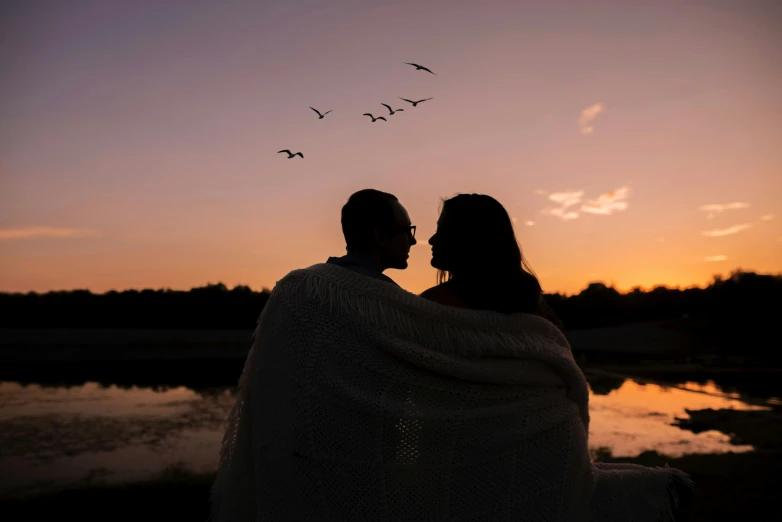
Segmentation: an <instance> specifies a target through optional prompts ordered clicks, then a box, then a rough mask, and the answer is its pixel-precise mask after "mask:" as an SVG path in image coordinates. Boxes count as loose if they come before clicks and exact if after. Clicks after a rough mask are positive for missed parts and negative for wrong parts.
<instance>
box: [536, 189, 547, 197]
mask: <svg viewBox="0 0 782 522" xmlns="http://www.w3.org/2000/svg"><path fill="white" fill-rule="evenodd" d="M535 194H538V195H540V196H545V195H546V194H548V192H546V191H545V190H543V189H537V190H536V191H535Z"/></svg>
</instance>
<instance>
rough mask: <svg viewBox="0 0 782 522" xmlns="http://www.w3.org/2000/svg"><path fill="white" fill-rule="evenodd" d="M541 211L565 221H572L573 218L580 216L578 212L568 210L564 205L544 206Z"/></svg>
mask: <svg viewBox="0 0 782 522" xmlns="http://www.w3.org/2000/svg"><path fill="white" fill-rule="evenodd" d="M541 212H542V213H543V214H547V215H549V216H555V217H558V218H561V219H562V220H563V221H570V220H571V219H576V218H578V212H572V211H567V210H566V209H565V208H564V207H557V208H544V209H543V210H541Z"/></svg>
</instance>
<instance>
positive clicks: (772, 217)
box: [760, 214, 774, 221]
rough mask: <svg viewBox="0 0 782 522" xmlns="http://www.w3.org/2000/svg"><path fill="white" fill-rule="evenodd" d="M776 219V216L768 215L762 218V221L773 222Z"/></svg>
mask: <svg viewBox="0 0 782 522" xmlns="http://www.w3.org/2000/svg"><path fill="white" fill-rule="evenodd" d="M772 219H774V214H766V215H765V216H760V220H761V221H771V220H772Z"/></svg>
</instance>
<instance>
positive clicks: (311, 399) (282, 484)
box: [211, 264, 692, 522]
mask: <svg viewBox="0 0 782 522" xmlns="http://www.w3.org/2000/svg"><path fill="white" fill-rule="evenodd" d="M237 393H238V395H237V400H236V404H235V406H234V407H233V410H232V412H231V414H230V419H229V426H228V429H227V431H226V433H225V437H224V440H223V445H222V448H221V453H220V464H219V470H218V474H217V478H216V480H215V482H214V485H213V487H212V497H211V503H212V520H214V521H215V522H229V521H230V522H234V521H236V522H239V521H241V522H249V521H261V520H263V521H266V520H301V521H321V520H324V521H325V520H329V521H331V520H333V521H352V520H355V521H361V522H367V521H387V522H397V521H419V520H428V521H440V520H442V521H445V520H460V521H489V520H492V521H494V520H503V521H516V520H518V521H538V520H539V521H560V520H561V521H595V522H597V521H609V520H610V521H636V522H644V521H661V520H671V519H672V513H673V510H674V509H675V506H676V503H677V495H676V491H677V490H678V489H679V488H681V487H682V485H684V488H685V489H686V488H687V487H691V486H692V482H691V481H690V479H689V477H688V476H687V475H686V474H684V473H683V472H681V471H679V470H676V469H672V468H647V467H642V466H636V465H631V464H624V465H622V464H614V465H611V464H594V463H592V462H591V461H590V456H589V451H588V445H587V442H588V441H587V438H588V433H589V404H588V398H589V395H588V388H587V383H586V380H585V378H584V375H583V373H582V372H581V370H580V369H579V367H578V366H577V365H576V363H575V361H574V360H573V356H572V353H571V350H570V347H569V345H568V342H567V340H566V339H565V337H564V335H563V334H562V333H561V332H560V331H559V330H558V329H557V328H556V327H555V326H554V325H552V324H551V323H550V322H548V321H546V320H545V319H543V318H540V317H537V316H533V315H527V314H514V315H502V314H498V313H493V312H486V311H476V310H466V309H460V308H453V307H446V306H442V305H439V304H437V303H433V302H430V301H427V300H425V299H423V298H421V297H418V296H416V295H414V294H412V293H410V292H407V291H405V290H403V289H401V288H399V287H396V286H394V285H391V284H388V283H386V282H383V281H379V280H376V279H372V278H369V277H366V276H363V275H360V274H357V273H355V272H351V271H349V270H346V269H344V268H342V267H337V266H333V265H326V264H318V265H314V266H312V267H309V268H306V269H302V270H294V271H293V272H291V273H289V274H288V275H286V276H285V277H284V278H283V279H281V280H280V281H279V282H278V283H277V284H276V286H275V287H274V290H273V291H272V293H271V296H270V298H269V301H268V302H267V304H266V305H265V307H264V310H263V312H262V313H261V316H260V318H259V320H258V327H257V329H256V331H255V342H254V344H253V346H252V349H251V351H250V353H249V355H248V357H247V361H246V363H245V367H244V371H243V373H242V376H241V378H240V381H239V390H238V392H237Z"/></svg>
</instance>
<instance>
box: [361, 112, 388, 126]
mask: <svg viewBox="0 0 782 522" xmlns="http://www.w3.org/2000/svg"><path fill="white" fill-rule="evenodd" d="M363 116H369V117H370V118H372V123H375V122H376V121H377V120H383V121H388V120H387V119H385V118H384V117H382V116H378V117H377V118H375V117H374V116H372V115H371V114H369V113H368V112H365V113H364V114H363Z"/></svg>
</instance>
